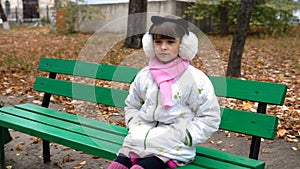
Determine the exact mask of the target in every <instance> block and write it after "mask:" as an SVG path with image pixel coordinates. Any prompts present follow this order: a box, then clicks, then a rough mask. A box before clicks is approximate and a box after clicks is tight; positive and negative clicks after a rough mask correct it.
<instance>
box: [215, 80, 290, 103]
mask: <svg viewBox="0 0 300 169" xmlns="http://www.w3.org/2000/svg"><path fill="white" fill-rule="evenodd" d="M209 78H210V80H211V82H212V83H213V86H214V88H215V92H216V95H217V96H222V97H228V98H236V99H241V100H250V101H254V102H262V103H268V104H275V105H283V103H284V99H285V96H286V92H287V86H286V85H283V84H276V83H269V82H258V81H250V80H239V79H234V78H224V77H214V76H210V77H209Z"/></svg>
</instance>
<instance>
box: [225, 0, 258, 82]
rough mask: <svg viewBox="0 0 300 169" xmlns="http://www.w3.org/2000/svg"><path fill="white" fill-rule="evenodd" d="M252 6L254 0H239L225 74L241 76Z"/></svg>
mask: <svg viewBox="0 0 300 169" xmlns="http://www.w3.org/2000/svg"><path fill="white" fill-rule="evenodd" d="M253 6H254V0H243V1H241V6H240V8H239V11H238V15H237V27H236V29H235V32H234V34H233V40H232V44H231V49H230V55H229V61H228V67H227V73H226V76H230V77H240V76H241V62H242V55H243V52H244V46H245V42H246V38H247V31H248V27H249V22H250V18H251V11H252V8H253Z"/></svg>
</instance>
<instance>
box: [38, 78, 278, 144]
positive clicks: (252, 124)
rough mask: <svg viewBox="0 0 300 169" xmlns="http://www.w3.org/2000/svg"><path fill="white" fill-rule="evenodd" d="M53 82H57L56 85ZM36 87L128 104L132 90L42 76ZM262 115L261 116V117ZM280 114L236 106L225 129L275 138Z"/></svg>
mask: <svg viewBox="0 0 300 169" xmlns="http://www.w3.org/2000/svg"><path fill="white" fill-rule="evenodd" d="M53 86H56V87H55V88H53ZM34 89H35V90H37V91H43V92H49V93H54V94H58V95H63V96H67V97H72V98H76V99H82V100H87V101H92V102H96V103H101V104H107V105H112V106H117V107H124V106H125V103H124V100H125V99H126V97H127V94H128V92H127V91H123V90H116V89H109V88H103V87H95V86H90V85H84V84H79V83H74V82H73V83H72V82H67V81H61V80H53V79H49V78H43V77H38V78H37V79H36V83H35V86H34ZM257 117H259V118H257ZM277 121H278V118H277V117H276V116H269V115H264V114H256V113H251V112H245V111H240V110H233V109H227V108H225V109H222V123H221V127H220V128H222V129H225V130H229V131H234V132H239V133H243V134H248V135H254V136H258V137H263V138H267V139H274V136H275V134H276V129H277V128H276V126H277Z"/></svg>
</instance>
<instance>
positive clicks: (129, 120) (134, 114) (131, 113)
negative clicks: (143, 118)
mask: <svg viewBox="0 0 300 169" xmlns="http://www.w3.org/2000/svg"><path fill="white" fill-rule="evenodd" d="M139 80H140V73H139V74H138V75H137V77H136V78H135V80H134V82H133V83H132V84H131V85H130V89H129V94H128V96H127V98H126V100H125V104H126V106H125V108H124V111H125V123H126V126H127V128H130V126H131V124H133V123H135V122H137V121H138V119H139V113H140V109H141V107H142V105H143V103H144V100H143V99H142V97H141V92H140V86H139V84H140V82H139Z"/></svg>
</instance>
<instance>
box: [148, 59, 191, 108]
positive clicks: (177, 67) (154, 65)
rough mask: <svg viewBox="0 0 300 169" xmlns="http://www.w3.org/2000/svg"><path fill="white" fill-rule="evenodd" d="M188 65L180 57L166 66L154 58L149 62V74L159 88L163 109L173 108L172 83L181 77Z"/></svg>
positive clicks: (187, 62) (188, 63)
mask: <svg viewBox="0 0 300 169" xmlns="http://www.w3.org/2000/svg"><path fill="white" fill-rule="evenodd" d="M189 65H190V62H189V61H186V60H183V59H181V58H180V57H178V58H177V59H175V60H173V61H172V62H170V63H166V64H164V63H162V62H160V61H159V60H158V59H157V58H156V57H155V58H153V59H151V60H150V63H149V66H150V73H151V75H152V76H153V78H154V80H155V82H156V83H157V85H158V86H159V88H160V93H161V102H162V105H163V106H164V107H166V108H167V107H168V106H173V102H172V83H173V82H174V81H176V80H177V79H178V78H179V77H180V76H181V74H182V73H183V72H184V71H185V70H186V69H187V67H188V66H189Z"/></svg>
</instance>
